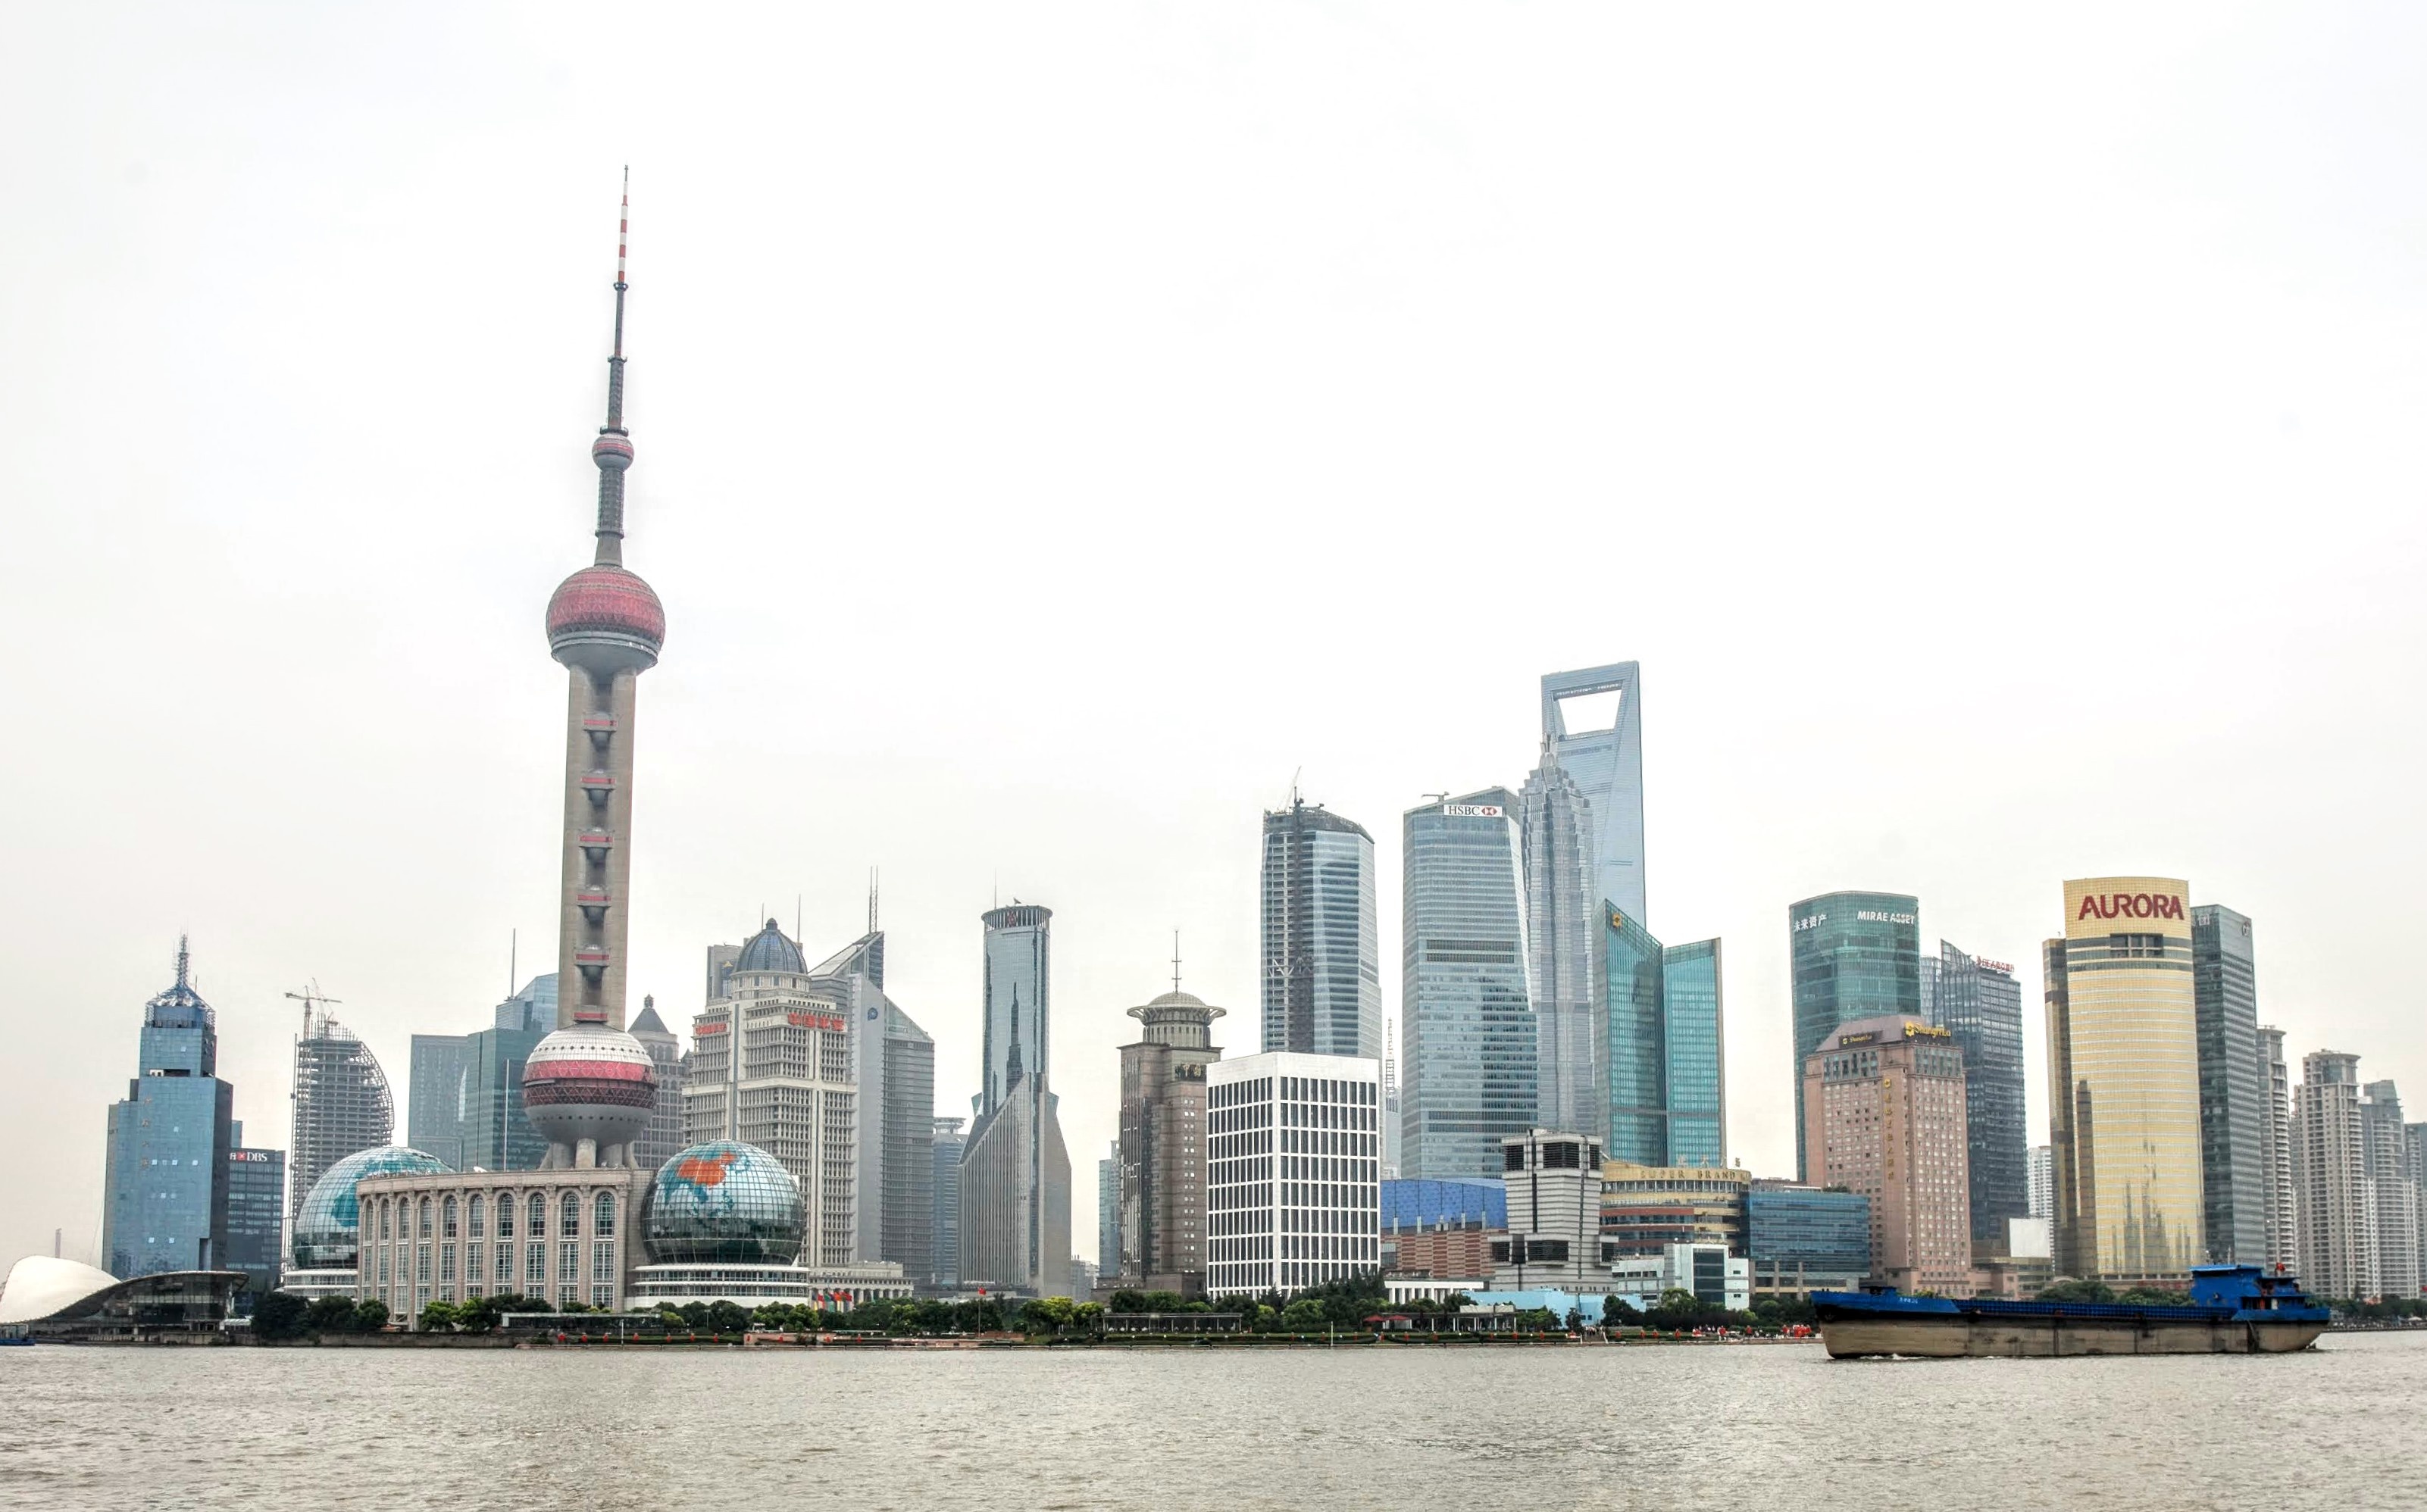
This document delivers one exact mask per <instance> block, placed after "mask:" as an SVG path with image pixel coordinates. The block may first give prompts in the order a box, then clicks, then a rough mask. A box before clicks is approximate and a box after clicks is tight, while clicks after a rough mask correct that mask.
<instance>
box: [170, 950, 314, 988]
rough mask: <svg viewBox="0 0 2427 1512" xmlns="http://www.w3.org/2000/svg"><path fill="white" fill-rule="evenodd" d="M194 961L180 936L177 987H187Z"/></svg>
mask: <svg viewBox="0 0 2427 1512" xmlns="http://www.w3.org/2000/svg"><path fill="white" fill-rule="evenodd" d="M192 961H193V957H192V956H191V955H189V954H188V953H187V951H186V936H184V935H178V936H177V985H179V986H181V987H182V986H186V985H187V981H186V967H187V966H189V965H191V964H192ZM287 996H288V997H290V998H291V997H293V996H294V994H293V993H291V992H290V993H288V994H287Z"/></svg>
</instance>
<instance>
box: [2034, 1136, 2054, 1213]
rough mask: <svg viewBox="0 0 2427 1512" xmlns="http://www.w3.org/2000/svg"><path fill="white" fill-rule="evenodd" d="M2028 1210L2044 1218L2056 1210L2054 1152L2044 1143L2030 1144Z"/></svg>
mask: <svg viewBox="0 0 2427 1512" xmlns="http://www.w3.org/2000/svg"><path fill="white" fill-rule="evenodd" d="M2030 1193H2031V1195H2030V1212H2029V1216H2030V1217H2033V1218H2046V1217H2050V1216H2052V1215H2054V1213H2055V1212H2056V1152H2055V1150H2054V1149H2053V1148H2052V1147H2050V1146H2046V1145H2033V1146H2031V1187H2030Z"/></svg>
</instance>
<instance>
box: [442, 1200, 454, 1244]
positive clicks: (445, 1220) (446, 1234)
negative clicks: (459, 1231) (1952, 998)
mask: <svg viewBox="0 0 2427 1512" xmlns="http://www.w3.org/2000/svg"><path fill="white" fill-rule="evenodd" d="M438 1237H439V1238H441V1239H452V1238H454V1237H455V1198H454V1197H453V1196H452V1195H449V1196H448V1198H447V1200H446V1201H445V1202H444V1203H443V1204H441V1205H440V1207H439V1210H438Z"/></svg>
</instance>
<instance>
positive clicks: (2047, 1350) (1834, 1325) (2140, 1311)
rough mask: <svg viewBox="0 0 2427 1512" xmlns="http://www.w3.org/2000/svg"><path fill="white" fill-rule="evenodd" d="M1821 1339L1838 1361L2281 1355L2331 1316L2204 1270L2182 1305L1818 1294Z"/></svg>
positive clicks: (2228, 1270)
mask: <svg viewBox="0 0 2427 1512" xmlns="http://www.w3.org/2000/svg"><path fill="white" fill-rule="evenodd" d="M1812 1307H1813V1310H1814V1311H1815V1312H1816V1313H1818V1314H1819V1320H1820V1339H1821V1342H1823V1343H1824V1344H1826V1345H1827V1346H1828V1349H1829V1353H1830V1354H1831V1355H1832V1357H1834V1358H1840V1359H1845V1358H1856V1357H1860V1356H1864V1355H1917V1356H1921V1357H1924V1358H1938V1359H1965V1358H2001V1357H2003V1358H2023V1357H2048V1358H2055V1357H2058V1356H2067V1355H2281V1354H2289V1353H2290V1352H2291V1351H2293V1350H2298V1349H2306V1348H2308V1347H2309V1346H2310V1345H2311V1344H2314V1343H2316V1342H2317V1341H2318V1336H2319V1335H2320V1334H2321V1333H2323V1332H2325V1331H2326V1323H2327V1321H2328V1319H2329V1318H2330V1316H2331V1314H2330V1313H2328V1312H2327V1310H2326V1309H2324V1308H2321V1307H2319V1306H2317V1305H2316V1304H2314V1303H2312V1302H2311V1301H2310V1300H2309V1297H2308V1293H2305V1292H2304V1291H2302V1290H2301V1285H2300V1283H2299V1282H2298V1281H2296V1280H2294V1279H2293V1278H2292V1277H2291V1276H2285V1275H2282V1274H2279V1273H2270V1272H2268V1271H2265V1270H2262V1269H2260V1268H2259V1267H2258V1266H2256V1265H2201V1266H2196V1267H2194V1268H2193V1269H2192V1271H2191V1293H2190V1295H2189V1296H2188V1297H2186V1298H2185V1299H2184V1302H2183V1305H2182V1306H2179V1307H2162V1306H2160V1307H2149V1306H2142V1305H2140V1304H2137V1303H2126V1302H2006V1301H2001V1300H1998V1299H1996V1298H1993V1297H1936V1296H1905V1295H1903V1294H1901V1293H1898V1292H1897V1291H1896V1289H1895V1288H1893V1287H1889V1288H1882V1289H1880V1290H1877V1291H1864V1292H1815V1293H1812Z"/></svg>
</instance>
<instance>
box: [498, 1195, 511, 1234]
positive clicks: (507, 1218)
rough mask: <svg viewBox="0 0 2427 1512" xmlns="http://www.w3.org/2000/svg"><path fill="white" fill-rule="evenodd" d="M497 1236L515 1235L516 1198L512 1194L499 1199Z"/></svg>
mask: <svg viewBox="0 0 2427 1512" xmlns="http://www.w3.org/2000/svg"><path fill="white" fill-rule="evenodd" d="M497 1237H498V1238H499V1239H512V1238H513V1237H514V1199H513V1197H512V1196H511V1195H509V1196H502V1197H499V1198H498V1199H497Z"/></svg>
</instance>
